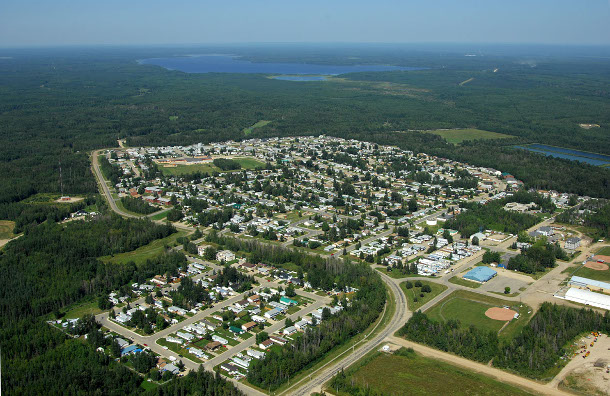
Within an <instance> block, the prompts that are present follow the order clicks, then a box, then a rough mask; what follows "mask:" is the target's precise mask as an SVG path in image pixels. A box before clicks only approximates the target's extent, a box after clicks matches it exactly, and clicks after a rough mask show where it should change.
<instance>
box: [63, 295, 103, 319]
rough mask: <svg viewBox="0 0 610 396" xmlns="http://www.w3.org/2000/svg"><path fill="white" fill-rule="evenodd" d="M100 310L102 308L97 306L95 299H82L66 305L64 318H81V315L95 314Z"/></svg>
mask: <svg viewBox="0 0 610 396" xmlns="http://www.w3.org/2000/svg"><path fill="white" fill-rule="evenodd" d="M101 312H102V310H101V309H99V307H98V306H97V300H96V299H85V300H83V301H80V302H78V303H75V304H72V305H70V306H68V307H66V311H65V318H66V319H76V318H81V317H82V316H83V315H86V314H92V315H97V314H99V313H101Z"/></svg>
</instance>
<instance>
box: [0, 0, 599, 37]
mask: <svg viewBox="0 0 610 396" xmlns="http://www.w3.org/2000/svg"><path fill="white" fill-rule="evenodd" d="M246 42H388V43H391V42H399V43H409V42H418V43H419V42H462V43H464V42H465V43H552V44H606V45H607V44H610V0H573V1H566V0H527V1H526V0H503V1H499V0H452V1H450V0H415V1H412V0H403V1H398V0H369V1H362V0H325V1H319V0H307V1H304V0H301V1H298V2H296V1H290V0H283V1H276V0H224V1H221V0H217V1H206V0H199V1H196V0H173V1H169V0H166V1H160V0H122V1H118V0H98V1H92V0H2V1H0V46H29V45H74V44H191V43H192V44H199V43H246Z"/></svg>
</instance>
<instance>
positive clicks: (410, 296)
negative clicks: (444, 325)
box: [400, 281, 447, 311]
mask: <svg viewBox="0 0 610 396" xmlns="http://www.w3.org/2000/svg"><path fill="white" fill-rule="evenodd" d="M410 282H411V283H413V287H412V288H411V289H407V286H406V285H407V282H402V283H401V284H400V288H401V289H402V291H403V292H404V293H405V296H406V297H407V306H408V307H409V309H410V310H411V311H417V310H418V309H419V308H421V307H422V306H423V305H424V304H426V303H427V302H428V301H430V300H432V299H433V298H434V297H436V296H438V295H439V294H441V293H442V292H444V291H445V290H447V286H445V285H439V284H438V283H434V282H429V281H420V282H421V283H422V286H423V285H428V286H430V288H431V289H432V291H431V292H430V293H423V295H424V296H423V297H420V294H422V292H421V289H420V288H419V287H415V281H410ZM416 297H417V301H415V298H416Z"/></svg>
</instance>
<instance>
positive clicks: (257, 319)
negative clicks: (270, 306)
mask: <svg viewBox="0 0 610 396" xmlns="http://www.w3.org/2000/svg"><path fill="white" fill-rule="evenodd" d="M252 320H253V321H254V322H256V323H265V322H266V321H267V320H266V319H265V318H263V317H262V316H258V315H253V316H252Z"/></svg>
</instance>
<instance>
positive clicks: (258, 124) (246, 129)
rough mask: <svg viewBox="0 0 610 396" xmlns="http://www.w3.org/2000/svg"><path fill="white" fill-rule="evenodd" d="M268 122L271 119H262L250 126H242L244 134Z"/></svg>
mask: <svg viewBox="0 0 610 396" xmlns="http://www.w3.org/2000/svg"><path fill="white" fill-rule="evenodd" d="M270 122H271V121H264V120H261V121H258V122H257V123H256V124H254V125H252V126H251V127H248V128H244V134H245V135H246V136H248V135H249V134H251V133H252V131H253V130H254V129H256V128H262V127H264V126H265V125H267V124H269V123H270Z"/></svg>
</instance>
